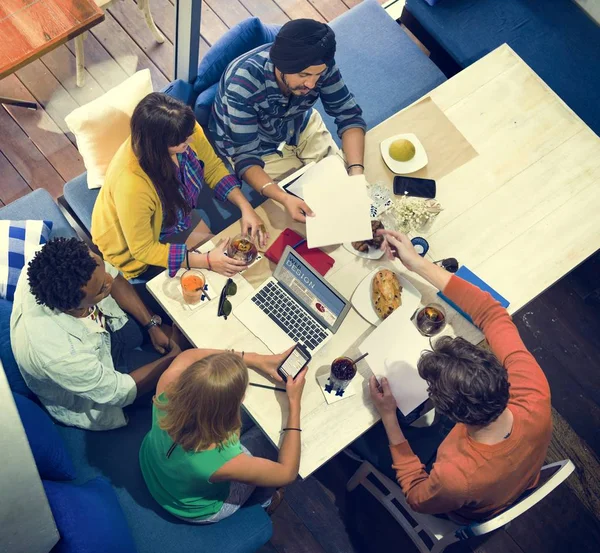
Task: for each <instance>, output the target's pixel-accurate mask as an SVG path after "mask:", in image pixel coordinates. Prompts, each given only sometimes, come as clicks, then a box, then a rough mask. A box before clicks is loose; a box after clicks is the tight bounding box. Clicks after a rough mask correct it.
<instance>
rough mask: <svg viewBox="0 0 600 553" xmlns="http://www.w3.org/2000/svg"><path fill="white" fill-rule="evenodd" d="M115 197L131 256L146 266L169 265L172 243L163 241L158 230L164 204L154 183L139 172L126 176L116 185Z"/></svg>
mask: <svg viewBox="0 0 600 553" xmlns="http://www.w3.org/2000/svg"><path fill="white" fill-rule="evenodd" d="M150 187H152V188H150ZM114 200H115V207H116V210H117V217H118V219H119V222H120V224H121V229H122V230H123V235H124V237H125V242H126V243H127V247H128V248H129V251H130V252H131V255H132V256H133V257H134V258H135V259H137V260H138V261H141V262H142V263H145V264H146V265H158V266H160V267H167V265H168V259H169V245H168V244H161V243H160V242H159V241H158V238H159V236H158V235H155V230H154V219H155V217H157V216H158V215H157V212H159V211H160V213H162V207H161V206H159V205H158V204H157V202H160V200H159V199H158V196H157V195H156V193H155V192H154V189H153V185H152V184H151V183H149V182H147V181H146V179H145V178H144V177H142V176H140V175H136V174H135V173H129V174H127V175H123V182H121V183H120V185H119V186H118V187H115V195H114ZM159 208H160V209H159ZM161 224H162V221H161ZM158 228H159V229H160V225H159V227H158ZM159 234H160V231H159Z"/></svg>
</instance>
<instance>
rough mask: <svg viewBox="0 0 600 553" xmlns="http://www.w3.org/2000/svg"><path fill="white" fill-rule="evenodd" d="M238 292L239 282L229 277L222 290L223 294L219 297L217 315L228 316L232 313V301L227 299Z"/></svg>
mask: <svg viewBox="0 0 600 553" xmlns="http://www.w3.org/2000/svg"><path fill="white" fill-rule="evenodd" d="M236 293H237V284H236V283H235V282H233V280H232V279H231V278H228V279H227V282H226V283H225V286H223V290H221V296H220V297H219V308H218V310H217V317H221V316H222V317H225V320H227V317H229V315H231V310H232V306H231V302H230V301H229V300H228V299H227V298H229V297H231V296H235V295H236Z"/></svg>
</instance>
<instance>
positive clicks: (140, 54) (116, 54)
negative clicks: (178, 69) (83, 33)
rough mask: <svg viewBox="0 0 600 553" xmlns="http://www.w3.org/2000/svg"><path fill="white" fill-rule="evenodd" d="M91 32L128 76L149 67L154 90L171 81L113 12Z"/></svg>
mask: <svg viewBox="0 0 600 553" xmlns="http://www.w3.org/2000/svg"><path fill="white" fill-rule="evenodd" d="M91 33H92V34H93V35H94V36H95V37H96V38H97V39H98V41H99V42H100V44H102V45H103V46H104V48H105V49H106V51H107V52H108V53H109V54H110V55H111V56H112V57H113V58H114V59H115V60H116V62H117V63H118V64H119V65H120V66H121V68H122V69H123V71H125V73H126V74H127V75H128V76H131V75H133V74H134V73H136V72H137V71H139V70H140V69H149V70H150V73H151V75H152V84H153V85H154V90H160V89H161V88H163V87H165V86H166V85H167V84H168V83H169V81H168V79H167V78H166V77H165V75H164V74H163V73H162V71H161V70H160V69H159V68H158V67H157V66H156V64H154V62H153V61H152V60H151V59H150V58H149V57H148V56H147V55H146V54H145V52H144V51H143V50H142V49H141V48H140V47H139V46H138V45H137V44H136V43H135V42H134V41H133V40H132V38H131V37H130V36H129V35H128V34H127V33H126V32H125V31H124V30H123V28H122V27H121V25H119V23H118V22H117V21H116V19H115V18H114V17H113V16H112V14H110V13H107V14H106V19H105V20H104V22H103V23H102V24H101V25H98V26H97V27H94V29H92V31H91Z"/></svg>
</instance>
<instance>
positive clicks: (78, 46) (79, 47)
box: [74, 0, 165, 87]
mask: <svg viewBox="0 0 600 553" xmlns="http://www.w3.org/2000/svg"><path fill="white" fill-rule="evenodd" d="M94 1H95V2H96V4H97V5H98V7H99V8H101V9H103V10H106V9H108V8H109V6H111V5H112V4H113V3H114V2H116V0H94ZM137 7H138V9H139V10H140V11H141V12H142V13H143V14H144V19H145V20H146V25H148V28H149V29H150V32H151V33H152V34H153V35H154V38H155V40H156V42H158V43H159V44H162V43H163V42H164V41H165V37H164V36H163V34H162V33H161V32H160V30H159V29H158V27H157V26H156V23H154V19H153V18H152V13H151V12H150V0H138V2H137ZM86 37H87V32H85V33H82V34H80V35H78V36H76V37H75V38H74V42H75V63H76V66H77V86H80V87H81V86H83V85H84V84H85V54H84V50H83V41H84V40H85V38H86Z"/></svg>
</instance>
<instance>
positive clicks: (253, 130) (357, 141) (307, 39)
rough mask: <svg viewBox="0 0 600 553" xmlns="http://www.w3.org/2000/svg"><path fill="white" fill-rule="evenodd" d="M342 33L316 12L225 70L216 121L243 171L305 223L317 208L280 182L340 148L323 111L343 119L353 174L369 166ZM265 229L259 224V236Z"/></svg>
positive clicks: (219, 139) (225, 149)
mask: <svg viewBox="0 0 600 553" xmlns="http://www.w3.org/2000/svg"><path fill="white" fill-rule="evenodd" d="M334 55H335V35H334V33H333V31H332V30H331V28H330V27H329V26H328V25H326V24H324V23H320V22H318V21H313V20H312V19H297V20H294V21H289V22H288V23H286V24H285V25H284V26H283V27H282V28H281V30H280V31H279V33H278V35H277V37H276V38H275V42H274V43H272V44H267V45H264V46H260V47H259V48H256V49H254V50H252V51H251V52H248V53H247V54H244V55H242V56H240V57H239V58H237V59H236V60H234V61H233V62H231V64H229V67H228V68H227V70H226V71H225V73H224V74H223V76H222V77H221V82H220V84H219V91H218V93H217V97H216V99H215V102H214V104H213V109H212V114H211V118H210V122H209V128H210V131H211V133H212V137H213V140H214V142H215V146H216V148H217V150H218V152H219V153H220V154H221V155H222V156H226V157H228V158H230V159H231V161H232V162H233V165H234V168H235V171H236V173H237V174H238V176H239V177H240V178H243V179H244V180H245V181H246V182H247V183H248V184H250V186H252V187H253V188H254V189H255V190H257V191H258V192H260V193H261V194H263V195H264V196H266V197H269V198H272V199H274V200H275V201H277V202H279V203H281V204H282V205H283V206H284V207H285V209H286V210H287V212H288V213H289V214H290V216H291V217H292V218H293V219H294V220H296V221H300V222H305V221H306V218H305V216H306V215H308V216H310V215H312V212H311V210H310V207H309V206H308V205H306V203H305V202H304V201H302V200H301V199H300V198H297V197H296V196H292V195H291V194H287V193H286V192H285V191H283V190H282V189H281V188H280V187H279V186H277V185H276V184H274V183H273V180H274V179H275V180H278V179H280V178H282V177H284V176H286V175H287V174H289V173H291V172H292V171H293V170H296V169H298V168H300V167H301V166H302V165H304V164H306V163H310V162H311V161H315V162H317V161H320V160H321V159H322V158H324V157H325V156H327V155H335V154H339V153H340V152H339V149H338V147H337V145H336V144H335V142H334V141H333V138H332V137H331V134H330V133H329V131H328V130H327V129H326V127H325V125H324V123H323V120H322V119H321V116H320V115H319V113H318V112H317V111H316V110H314V109H313V106H314V104H315V103H316V101H317V100H318V99H319V98H321V101H322V102H323V106H324V107H325V111H326V112H327V113H328V114H329V115H331V116H332V117H334V118H335V122H336V124H337V128H338V135H339V136H340V137H341V140H342V149H343V151H344V156H345V161H346V164H347V168H348V173H349V174H350V175H355V174H361V173H362V172H363V170H364V167H363V156H364V136H365V130H366V124H365V121H364V119H363V118H362V110H361V109H360V107H359V106H358V104H357V103H356V101H355V99H354V96H353V95H352V94H351V93H350V91H349V90H348V88H347V87H346V85H345V84H344V81H343V80H342V76H341V74H340V71H339V69H338V68H337V66H336V65H335V61H334ZM258 232H259V229H258V228H257V229H254V228H253V229H252V233H253V234H254V235H256V234H257V233H258Z"/></svg>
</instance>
